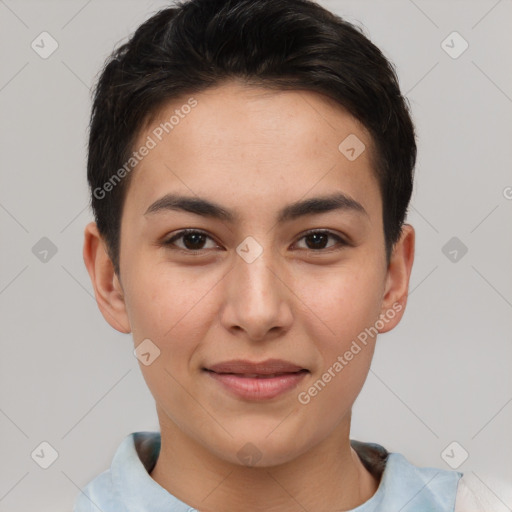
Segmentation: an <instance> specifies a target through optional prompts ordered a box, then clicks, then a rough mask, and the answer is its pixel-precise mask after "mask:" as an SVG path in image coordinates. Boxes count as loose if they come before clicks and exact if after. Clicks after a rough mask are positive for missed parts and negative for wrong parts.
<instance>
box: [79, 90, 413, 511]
mask: <svg viewBox="0 0 512 512" xmlns="http://www.w3.org/2000/svg"><path fill="white" fill-rule="evenodd" d="M194 98H195V99H196V100H197V102H198V104H197V106H196V107H195V108H194V109H193V110H192V111H191V112H190V113H189V114H188V115H187V116H185V117H184V118H183V119H181V120H180V123H179V125H177V126H175V128H174V129H173V131H172V132H171V133H170V134H169V135H167V136H166V137H165V138H164V139H163V140H162V141H161V142H160V143H159V144H158V145H157V146H156V147H155V148H154V149H152V150H151V151H150V152H149V154H148V155H147V156H146V157H145V158H144V159H143V160H142V162H140V163H139V164H138V165H137V167H136V170H134V171H133V175H132V181H131V183H130V186H129V188H128V192H127V195H126V199H125V207H124V210H123V216H122V224H121V246H120V276H117V275H116V274H115V273H114V270H113V266H112V263H111V261H110V260H109V258H108V256H107V252H106V250H105V244H104V242H103V240H102V238H101V236H100V234H99V233H98V230H97V228H96V225H95V224H94V223H90V224H88V225H87V227H86V229H85V242H84V261H85V264H86V266H87V269H88V271H89V274H90V277H91V280H92V284H93V286H94V290H95V294H96V300H97V302H98V306H99V309H100V310H101V312H102V314H103V315H104V317H105V319H106V320H107V321H108V322H109V323H110V325H111V326H112V327H114V328H115V329H117V330H118V331H120V332H123V333H130V332H131V333H132V335H133V339H134V343H135V346H138V344H139V343H141V342H142V341H143V340H144V339H146V338H149V339H150V340H151V341H152V342H153V343H154V344H155V345H156V346H158V348H159V350H160V356H159V357H157V358H156V359H155V360H154V361H153V362H152V363H151V364H150V365H148V366H145V365H143V364H142V363H139V364H140V368H141V371H142V373H143V376H144V379H145V381H146V383H147V385H148V387H149V389H150V391H151V393H152V395H153V397H154V398H155V402H156V407H157V413H158V418H159V422H160V428H161V434H162V447H161V452H160V456H159V458H158V461H157V464H156V466H155V468H154V470H153V471H152V473H151V477H152V478H153V479H154V480H155V481H156V482H157V483H159V484H160V485H161V486H162V487H164V488H165V489H167V490H168V491H169V492H170V493H172V494H173V495H175V496H176V497H178V498H179V499H181V500H183V501H185V502H186V503H188V504H189V505H191V506H193V507H195V508H196V509H198V510H211V511H222V512H230V511H235V510H250V511H255V512H256V511H258V512H259V511H262V512H263V511H266V512H269V511H279V512H288V511H290V512H291V511H293V512H295V511H303V510H304V509H306V510H316V511H333V510H347V509H352V508H355V507H357V506H358V505H361V504H362V503H364V502H365V501H367V500H368V499H369V498H370V497H371V496H372V495H373V494H374V493H375V491H376V490H377V487H378V484H379V482H378V481H377V480H376V479H375V478H374V477H372V476H371V475H370V473H368V471H367V470H366V469H365V468H364V466H363V465H362V463H361V461H360V460H359V458H358V456H357V454H356V453H355V452H354V450H353V449H352V448H351V447H350V444H349V432H350V416H351V408H352V405H353V403H354V401H355V399H356V397H357V395H358V394H359V392H360V390H361V388H362V386H363V383H364V381H365V379H366V377H367V374H368V371H369V368H370V363H371V358H372V355H373V351H374V346H375V340H376V337H373V338H369V340H368V342H367V345H366V346H364V347H363V349H362V350H361V351H360V352H359V353H358V354H357V355H355V356H354V358H353V359H352V360H351V361H350V362H349V364H347V365H346V366H345V367H344V368H343V370H342V371H341V372H339V373H338V374H336V377H334V378H332V380H331V381H330V382H329V383H328V384H327V385H326V386H325V387H324V389H323V390H322V391H321V392H319V393H318V394H317V395H316V396H314V397H312V398H311V401H310V402H309V403H308V404H306V405H303V404H301V403H300V402H299V401H298V399H297V396H298V394H299V393H300V392H301V391H305V390H306V391H307V390H308V389H309V388H310V387H311V386H312V384H313V383H314V382H316V381H317V380H318V379H319V378H321V377H322V374H324V373H325V372H326V371H327V369H328V368H329V367H332V365H333V363H334V362H335V361H336V360H337V357H338V356H339V355H343V354H344V353H345V352H346V351H347V350H348V349H349V348H350V346H351V343H352V341H353V340H355V339H356V338H357V336H358V334H359V333H361V332H363V331H364V329H365V328H366V327H369V326H373V325H374V324H375V322H376V320H378V319H379V317H380V315H384V314H386V312H387V311H389V310H390V309H393V304H395V309H396V304H399V305H400V307H401V310H400V311H399V312H396V314H395V315H394V318H392V319H388V321H387V322H386V323H385V325H384V326H383V327H382V328H380V329H379V332H380V333H383V332H387V331H389V330H391V329H393V328H394V327H395V326H396V325H397V324H398V322H399V321H400V319H401V317H402V315H403V312H404V310H405V305H406V301H407V290H408V285H409V278H410V273H411V268H412V263H413V258H414V236H415V235H414V229H413V228H412V226H410V225H407V224H406V225H404V227H403V232H402V237H401V239H400V240H399V242H398V243H397V244H396V245H395V247H394V250H393V253H392V256H391V260H390V262H389V265H387V263H386V258H385V244H384V232H383V224H382V199H381V196H380V191H379V187H378V184H377V180H376V178H375V176H374V173H373V170H372V164H371V151H372V141H371V138H370V136H369V134H368V133H367V131H366V130H365V129H364V127H363V126H362V125H361V124H360V123H359V122H358V121H357V120H355V119H354V118H353V117H352V116H351V115H349V114H348V113H347V112H346V111H344V110H343V109H342V108H341V107H339V106H338V105H337V104H336V103H334V102H333V101H331V100H329V99H328V98H326V97H324V96H321V95H318V94H316V93H313V92H305V91H286V92H276V91H269V90H267V89H262V88H255V87H248V86H245V85H243V84H241V83H238V82H227V83H224V84H223V85H221V86H219V87H216V88H213V89H209V90H207V91H205V92H203V93H201V94H196V95H194ZM186 100H187V98H185V99H184V100H183V101H173V102H171V103H169V104H168V105H166V106H165V107H164V108H162V110H161V111H160V113H159V114H160V115H159V116H157V118H156V120H154V121H153V122H152V124H151V126H149V127H147V130H144V131H143V132H141V133H140V136H139V141H138V143H137V144H136V146H137V147H139V145H140V144H142V143H143V142H144V141H145V140H146V137H147V136H148V135H149V134H151V130H152V129H154V127H155V126H157V125H158V124H159V123H160V122H162V121H164V120H166V119H169V117H170V116H171V115H172V114H173V112H174V110H175V109H176V108H179V107H180V106H181V105H183V104H184V103H185V102H186ZM349 134H355V135H356V136H357V137H358V138H359V139H360V140H361V141H363V142H364V144H365V145H366V150H365V151H363V153H362V154H361V155H360V156H359V157H358V158H357V159H356V160H354V161H349V160H348V159H347V158H346V157H345V156H344V155H343V154H342V153H341V152H340V151H339V150H338V146H339V144H340V142H341V141H343V140H344V139H345V138H346V137H347V136H348V135H349ZM169 192H174V193H182V194H186V195H190V196H201V197H204V198H206V199H209V200H211V201H214V202H216V203H218V204H220V205H222V206H223V207H224V208H226V209H229V210H233V211H234V212H237V213H238V214H239V216H240V218H239V220H237V221H236V222H234V223H232V224H231V223H229V222H227V221H224V220H222V221H221V220H217V219H210V218H206V217H203V216H199V215H196V214H193V213H189V212H183V211H175V210H174V211H172V210H168V211H163V212H159V213H153V214H147V215H145V212H146V210H147V208H148V207H149V205H151V204H152V203H153V202H154V201H156V200H157V199H159V198H161V197H162V196H163V195H165V194H166V193H169ZM333 192H342V193H344V194H346V195H348V196H349V197H351V198H353V199H355V200H356V201H358V202H359V203H361V205H363V207H364V209H365V210H366V214H360V213H357V212H354V211H349V210H334V211H329V212H324V213H320V214H313V215H308V216H305V217H302V218H298V219H295V220H292V221H289V222H285V223H282V224H279V223H277V222H276V216H277V212H278V211H279V210H280V209H281V208H283V207H284V206H286V205H288V204H290V203H293V202H295V201H298V200H300V199H307V198H310V197H313V196H315V197H316V196H323V195H330V194H332V193H333ZM185 228H196V229H199V230H201V231H204V232H206V233H207V235H208V237H210V238H208V237H207V238H205V239H204V240H203V242H202V245H201V243H198V242H197V239H196V241H194V239H192V240H191V239H190V237H188V238H187V237H185V238H181V239H178V240H176V241H175V244H176V246H175V247H176V248H175V249H172V248H171V246H165V245H163V244H162V241H165V240H168V239H169V238H171V235H174V234H176V233H177V232H178V231H180V230H183V229H185ZM313 229H315V230H320V229H326V230H329V231H331V232H332V233H333V234H334V235H338V236H340V237H342V238H343V239H344V240H346V241H349V245H340V243H339V241H338V240H337V239H336V238H335V237H334V238H333V237H329V238H326V239H325V241H324V242H323V243H324V245H323V246H321V248H320V249H317V248H315V246H314V244H312V241H311V237H309V238H308V237H306V238H304V236H305V235H304V232H306V231H308V230H313ZM247 236H251V237H253V238H254V239H255V240H256V241H257V242H258V244H259V245H260V246H261V248H262V249H263V252H262V254H261V255H260V256H259V257H258V258H257V259H256V260H255V261H253V262H252V263H247V262H246V261H245V260H244V259H242V258H241V257H240V256H239V255H238V254H237V252H236V248H237V246H238V245H239V244H240V243H241V242H242V241H243V240H244V239H245V238H246V237H247ZM308 240H309V244H308ZM313 241H314V240H313ZM187 243H188V245H186V244H187ZM194 243H195V245H194ZM194 247H199V248H201V249H200V250H199V251H196V254H195V255H194V254H190V252H192V253H193V252H194V251H190V249H189V254H186V253H185V252H183V251H186V250H187V248H194ZM180 248H181V249H182V251H181V252H180V250H179V249H180ZM235 358H237V359H238V358H240V359H249V360H251V361H263V360H265V359H267V358H280V359H285V360H287V361H291V362H293V363H296V364H298V365H300V366H301V367H303V368H307V369H308V370H309V371H310V373H309V374H307V375H306V377H305V378H304V379H303V380H302V382H301V383H300V385H299V386H298V387H297V388H296V389H294V390H292V391H289V392H286V393H285V394H283V395H280V396H278V397H275V398H273V399H270V400H266V401H259V402H255V401H247V400H243V399H240V398H237V397H233V396H232V395H231V394H229V393H228V392H226V391H225V390H224V389H223V388H222V387H221V386H220V385H219V384H218V383H217V382H214V381H213V379H212V378H211V377H210V376H209V375H208V374H207V373H206V372H204V371H203V370H202V368H203V367H205V366H208V365H212V364H214V363H219V362H222V361H226V360H230V359H235ZM247 443H252V445H254V446H255V447H256V449H257V450H258V452H259V454H260V457H261V458H260V459H259V461H257V462H256V463H255V464H254V465H253V466H248V465H246V464H245V463H244V461H243V460H241V459H239V457H238V456H237V453H238V452H239V451H240V450H241V449H243V447H244V446H246V444H247ZM245 449H247V448H245Z"/></svg>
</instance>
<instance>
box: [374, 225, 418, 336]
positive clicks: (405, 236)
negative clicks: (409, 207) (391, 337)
mask: <svg viewBox="0 0 512 512" xmlns="http://www.w3.org/2000/svg"><path fill="white" fill-rule="evenodd" d="M414 241H415V232H414V228H413V227H412V226H411V225H410V224H404V225H403V226H402V234H401V236H400V239H399V240H398V242H397V243H396V244H395V246H394V248H393V253H392V255H391V258H390V261H389V265H388V271H387V276H386V285H385V289H384V296H383V300H382V308H381V315H380V317H381V319H382V322H380V323H381V324H384V326H383V327H382V329H379V333H384V332H388V331H390V330H391V329H393V328H394V327H396V325H398V323H399V322H400V320H401V318H402V316H403V314H404V312H405V306H406V304H407V296H408V293H409V279H410V277H411V270H412V264H413V261H414Z"/></svg>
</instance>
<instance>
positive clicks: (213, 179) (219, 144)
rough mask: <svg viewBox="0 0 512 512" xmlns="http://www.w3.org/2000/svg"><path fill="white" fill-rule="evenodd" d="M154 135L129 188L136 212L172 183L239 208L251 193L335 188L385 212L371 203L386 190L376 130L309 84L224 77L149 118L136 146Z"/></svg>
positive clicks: (265, 196)
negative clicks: (286, 85) (379, 174)
mask: <svg viewBox="0 0 512 512" xmlns="http://www.w3.org/2000/svg"><path fill="white" fill-rule="evenodd" d="M149 141H151V142H149ZM148 142H149V145H151V146H153V147H152V149H151V150H150V151H149V152H147V155H146V156H144V158H142V159H141V161H140V163H138V164H137V166H136V168H135V170H134V171H133V175H132V177H131V183H130V186H129V189H128V194H127V197H126V202H127V203H128V202H129V203H130V204H132V205H134V206H135V207H136V208H137V209H138V210H139V211H141V210H142V209H143V208H144V207H146V208H147V207H148V205H149V204H150V203H152V202H154V201H155V200H157V199H158V198H159V197H161V196H162V195H164V194H165V193H169V192H181V193H186V194H187V195H198V196H203V197H204V196H207V197H210V198H212V199H213V198H214V199H216V200H217V202H220V203H222V204H228V205H229V204H232V205H233V209H236V210H239V209H240V208H242V209H243V207H244V205H247V206H249V205H251V204H252V202H254V200H255V199H257V200H258V201H259V206H260V208H262V207H264V206H265V205H266V204H268V206H269V208H270V207H272V205H275V204H276V203H277V202H279V203H283V202H293V201H296V200H297V199H298V198H300V197H303V196H305V195H307V194H308V193H309V192H311V194H312V195H315V194H316V195H317V193H322V192H323V193H326V192H329V193H332V192H333V191H336V190H340V191H342V192H344V193H346V194H347V195H349V196H352V197H354V196H355V195H357V196H359V199H358V200H359V201H360V202H361V203H363V205H364V206H365V209H367V211H368V210H371V209H372V207H374V208H376V211H379V204H373V205H372V204H371V203H372V202H373V203H375V202H376V203H379V201H380V194H379V193H378V185H377V181H376V179H375V176H374V172H373V168H372V151H373V149H372V140H371V137H370V135H369V134H368V132H367V130H366V129H365V128H364V127H363V126H362V125H361V123H359V122H358V121H357V120H356V119H355V118H354V117H352V116H351V115H350V114H349V113H347V112H346V111H345V110H344V109H343V108H342V107H341V106H339V105H338V104H337V103H336V102H334V100H331V99H329V98H327V97H325V96H323V95H320V94H317V93H314V92H311V91H295V90H294V91H276V90H269V89H266V88H260V87H248V86H244V85H242V84H239V83H237V82H228V83H225V84H223V85H221V86H218V87H215V88H211V89H208V90H206V91H204V92H201V93H199V94H193V95H190V96H183V97H182V98H180V99H179V100H173V101H171V102H169V103H168V104H166V105H164V106H163V107H162V108H161V109H160V110H159V111H158V112H157V113H156V115H154V116H153V117H152V119H151V122H150V123H149V124H147V125H146V126H145V128H144V130H143V131H142V132H141V134H140V135H139V137H138V141H137V143H136V144H135V149H137V148H140V147H142V146H143V145H145V144H146V145H148ZM347 150H348V152H347ZM354 153H355V156H356V157H357V158H354ZM359 153H360V154H359ZM235 203H236V205H235ZM253 206H254V205H253Z"/></svg>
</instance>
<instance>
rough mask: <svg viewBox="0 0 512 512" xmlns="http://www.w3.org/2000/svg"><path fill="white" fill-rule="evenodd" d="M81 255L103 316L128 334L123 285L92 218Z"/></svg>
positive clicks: (85, 233) (117, 328) (86, 228)
mask: <svg viewBox="0 0 512 512" xmlns="http://www.w3.org/2000/svg"><path fill="white" fill-rule="evenodd" d="M83 257H84V263H85V266H86V267H87V271H88V272H89V277H90V278H91V282H92V285H93V287H94V295H95V297H96V302H97V304H98V308H99V309H100V311H101V313H102V315H103V317H104V318H105V320H106V321H107V322H108V323H109V324H110V325H111V326H112V327H113V328H114V329H116V330H117V331H119V332H122V333H125V334H128V333H129V332H131V327H130V322H129V319H128V314H127V310H126V304H125V300H124V293H123V289H122V286H121V283H120V281H119V278H118V276H117V275H116V273H115V271H114V266H113V264H112V261H111V260H110V257H109V256H108V253H107V250H106V247H105V243H104V241H103V238H102V237H101V235H100V233H99V231H98V227H97V226H96V223H95V222H90V223H89V224H87V226H86V227H85V230H84V248H83Z"/></svg>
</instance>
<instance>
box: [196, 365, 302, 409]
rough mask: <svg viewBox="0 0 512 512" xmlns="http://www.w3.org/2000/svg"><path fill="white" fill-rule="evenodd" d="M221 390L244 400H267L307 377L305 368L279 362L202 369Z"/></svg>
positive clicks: (293, 386) (216, 366)
mask: <svg viewBox="0 0 512 512" xmlns="http://www.w3.org/2000/svg"><path fill="white" fill-rule="evenodd" d="M203 371H204V372H205V373H207V374H208V375H209V376H210V377H212V378H213V380H214V381H216V382H217V383H219V384H220V385H221V386H222V389H224V390H225V391H227V392H229V393H230V394H231V395H234V396H236V397H237V398H241V399H243V400H251V401H253V400H267V399H271V398H274V397H277V396H279V395H282V394H284V393H285V392H287V391H290V390H292V389H294V388H295V387H296V386H297V385H298V384H299V383H300V381H301V380H302V379H303V378H304V377H305V375H306V374H308V373H310V371H309V370H307V369H306V368H302V367H300V366H298V365H296V364H293V363H290V362H288V361H283V360H280V359H268V360H266V361H263V362H261V363H253V362H251V361H245V360H236V361H226V362H224V363H219V364H215V365H213V366H210V367H209V368H206V367H205V368H203Z"/></svg>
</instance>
